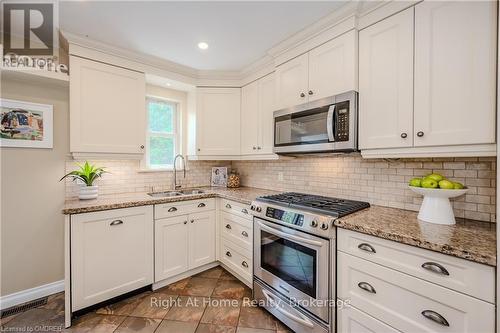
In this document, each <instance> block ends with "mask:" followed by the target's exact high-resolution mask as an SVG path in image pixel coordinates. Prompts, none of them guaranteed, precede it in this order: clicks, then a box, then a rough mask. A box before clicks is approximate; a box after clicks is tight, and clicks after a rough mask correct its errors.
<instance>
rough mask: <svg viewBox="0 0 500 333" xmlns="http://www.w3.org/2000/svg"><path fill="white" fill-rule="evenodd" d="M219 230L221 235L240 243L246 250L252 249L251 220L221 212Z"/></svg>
mask: <svg viewBox="0 0 500 333" xmlns="http://www.w3.org/2000/svg"><path fill="white" fill-rule="evenodd" d="M220 230H221V235H222V237H224V238H226V239H227V240H229V241H231V242H233V243H236V244H238V245H240V246H241V247H242V248H244V249H245V250H247V251H250V252H251V251H252V245H253V242H252V240H253V228H252V221H249V220H247V219H244V218H242V217H239V216H236V215H234V214H229V213H226V212H223V213H222V214H221V219H220Z"/></svg>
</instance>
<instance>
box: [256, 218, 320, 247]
mask: <svg viewBox="0 0 500 333" xmlns="http://www.w3.org/2000/svg"><path fill="white" fill-rule="evenodd" d="M258 222H259V226H260V228H261V229H264V230H266V231H269V232H271V233H273V234H274V235H276V236H280V237H283V238H286V239H289V240H294V241H297V242H301V243H305V244H309V245H312V246H316V247H322V246H323V243H321V242H318V241H315V240H312V239H307V238H302V237H298V236H295V235H290V234H287V233H286V232H282V231H279V230H276V229H274V228H271V227H269V226H267V225H265V224H264V223H262V222H260V221H258Z"/></svg>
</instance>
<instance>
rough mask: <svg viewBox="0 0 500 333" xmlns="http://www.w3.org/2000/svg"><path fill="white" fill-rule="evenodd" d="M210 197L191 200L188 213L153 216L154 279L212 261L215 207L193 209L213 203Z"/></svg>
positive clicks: (158, 206)
mask: <svg viewBox="0 0 500 333" xmlns="http://www.w3.org/2000/svg"><path fill="white" fill-rule="evenodd" d="M209 200H210V201H203V200H200V201H199V202H198V201H192V202H191V201H190V204H189V205H190V206H192V207H195V208H193V211H192V212H191V213H190V214H185V215H180V216H174V217H168V218H160V219H157V220H155V246H154V247H155V282H158V281H161V280H164V279H167V278H170V277H173V276H176V275H178V274H181V273H184V272H187V271H189V270H191V269H194V268H197V267H200V266H202V265H205V264H209V263H211V262H214V261H215V243H216V239H215V236H216V235H215V222H216V218H215V210H203V211H201V212H197V211H196V210H197V209H198V207H199V206H200V205H201V204H204V205H205V206H203V207H205V208H206V207H213V206H212V203H211V201H212V200H214V199H209ZM155 209H156V211H163V209H162V205H157V206H155Z"/></svg>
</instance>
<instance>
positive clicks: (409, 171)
mask: <svg viewBox="0 0 500 333" xmlns="http://www.w3.org/2000/svg"><path fill="white" fill-rule="evenodd" d="M91 162H93V163H96V164H97V165H99V166H104V167H106V170H107V171H109V172H110V173H109V174H105V175H104V176H103V178H102V179H100V180H99V181H98V182H97V185H99V194H101V195H103V194H116V193H125V192H144V191H151V189H152V188H153V187H154V190H155V191H162V190H169V189H171V188H172V182H173V173H172V172H140V162H139V161H135V160H100V161H91ZM212 166H230V167H231V168H233V169H236V170H237V171H238V172H239V173H240V175H241V178H242V185H243V186H251V187H257V188H263V189H270V190H276V191H299V192H306V193H314V194H320V195H326V196H337V197H341V198H346V199H354V200H363V201H368V202H370V203H372V204H376V205H382V206H389V207H396V208H402V209H408V210H415V211H417V210H418V209H419V208H420V203H421V202H422V198H421V197H420V196H419V195H417V194H415V193H413V192H412V191H411V190H409V189H408V188H407V184H408V181H409V180H410V179H411V178H413V177H418V176H423V175H425V174H428V173H431V172H437V173H440V174H442V175H444V176H446V177H448V178H450V179H452V180H455V181H459V182H462V183H464V184H465V185H466V186H467V187H468V188H469V189H470V190H469V192H468V194H467V195H465V196H462V197H460V198H457V199H455V200H454V201H453V207H454V210H455V215H456V216H457V217H466V218H470V219H475V220H481V221H488V222H495V221H496V217H495V200H496V191H495V186H496V177H495V174H496V158H495V157H480V158H477V157H475V158H425V159H399V160H383V159H363V158H361V157H360V156H359V155H356V154H350V155H342V156H331V157H325V156H321V157H307V156H306V157H297V158H289V159H280V160H275V161H233V162H232V163H231V162H227V161H189V162H188V171H187V173H186V179H183V178H182V172H180V173H178V175H179V180H180V183H181V184H182V186H183V187H196V186H208V185H209V184H210V172H211V167H212ZM74 168H75V161H67V162H66V169H67V171H68V172H69V171H70V170H73V169H74ZM66 197H67V198H68V199H72V198H76V197H78V185H77V184H75V183H73V182H71V181H69V180H68V181H67V182H66Z"/></svg>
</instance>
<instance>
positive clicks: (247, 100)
mask: <svg viewBox="0 0 500 333" xmlns="http://www.w3.org/2000/svg"><path fill="white" fill-rule="evenodd" d="M259 97H260V96H259V82H258V81H254V82H252V83H250V84H248V85H246V86H244V87H243V88H241V154H243V155H248V154H254V153H256V151H257V146H258V142H259V113H260V112H259V107H260V105H259V102H260V99H259Z"/></svg>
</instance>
